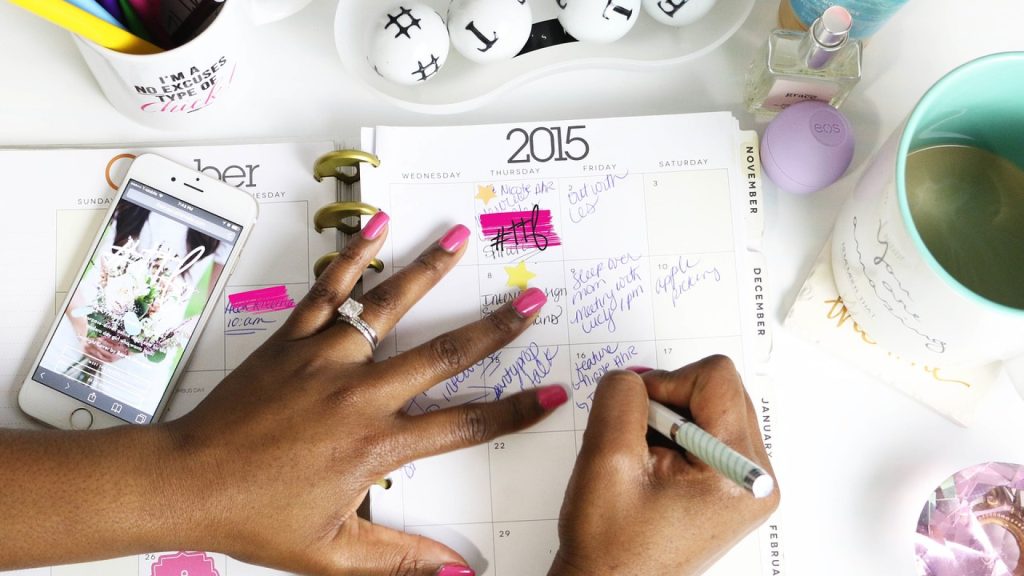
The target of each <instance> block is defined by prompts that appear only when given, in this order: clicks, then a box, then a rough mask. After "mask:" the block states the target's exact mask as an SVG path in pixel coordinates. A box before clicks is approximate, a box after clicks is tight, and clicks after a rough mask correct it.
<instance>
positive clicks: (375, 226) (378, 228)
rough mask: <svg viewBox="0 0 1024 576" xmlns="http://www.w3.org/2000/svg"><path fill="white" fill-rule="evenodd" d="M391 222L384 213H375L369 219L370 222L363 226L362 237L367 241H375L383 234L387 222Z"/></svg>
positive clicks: (389, 217)
mask: <svg viewBox="0 0 1024 576" xmlns="http://www.w3.org/2000/svg"><path fill="white" fill-rule="evenodd" d="M390 221H391V216H388V215H387V214H385V213H384V212H377V213H376V214H374V215H373V217H372V218H370V221H369V222H367V223H366V226H363V231H362V235H363V238H365V239H367V240H376V239H377V237H378V236H380V235H381V233H382V232H384V228H386V227H387V225H388V222H390Z"/></svg>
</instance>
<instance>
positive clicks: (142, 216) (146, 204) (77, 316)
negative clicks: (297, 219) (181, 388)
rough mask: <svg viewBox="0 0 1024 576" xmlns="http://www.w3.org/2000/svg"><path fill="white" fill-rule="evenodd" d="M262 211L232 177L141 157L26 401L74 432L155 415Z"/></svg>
mask: <svg viewBox="0 0 1024 576" xmlns="http://www.w3.org/2000/svg"><path fill="white" fill-rule="evenodd" d="M258 212H259V206H258V204H257V203H256V201H255V200H254V199H253V197H252V196H251V195H249V194H247V193H245V192H243V191H241V190H239V189H238V188H235V187H234V186H231V185H229V184H225V183H224V182H221V181H220V180H216V179H213V178H210V177H209V176H206V175H205V174H201V173H199V172H196V171H194V170H191V169H189V168H186V167H184V166H181V165H180V164H177V163H175V162H171V161H170V160H167V159H165V158H162V157H160V156H156V155H153V154H144V155H141V156H139V157H138V158H136V159H135V160H134V162H132V165H131V167H130V168H129V170H128V173H127V174H126V175H125V177H124V180H123V182H122V184H121V187H120V188H119V189H118V193H117V196H116V197H115V198H114V200H113V202H112V203H111V208H110V210H109V211H108V212H107V214H106V217H105V219H104V224H103V226H102V227H101V228H100V231H99V233H98V234H97V236H96V238H95V239H94V240H93V241H92V247H91V248H90V249H89V250H88V251H87V252H86V254H88V257H87V258H86V260H85V262H84V263H83V264H82V267H81V269H80V270H79V272H78V275H77V276H76V277H75V278H77V280H76V282H75V284H74V286H73V287H72V288H71V290H70V292H69V293H68V297H67V299H66V300H65V302H64V304H63V306H61V308H59V309H58V310H60V313H59V314H58V315H57V318H56V319H55V320H54V322H53V326H51V328H50V330H49V332H48V333H47V337H46V340H45V341H44V342H45V344H44V345H43V347H42V350H41V351H40V352H39V355H38V356H37V357H36V359H35V361H34V362H33V363H32V368H31V372H30V373H29V374H28V376H27V377H26V378H25V381H24V382H23V384H22V386H21V390H20V392H19V394H18V404H19V405H20V406H21V409H22V410H23V411H24V412H25V413H26V414H28V415H29V416H31V417H33V418H35V419H37V420H39V421H41V422H44V423H46V424H49V425H51V426H55V427H57V428H64V429H73V430H86V429H90V428H108V427H111V426H117V425H121V424H139V425H145V424H150V423H153V422H156V421H158V420H159V419H160V415H161V414H162V413H163V411H164V409H165V408H166V407H167V402H168V400H169V399H170V397H171V394H172V393H173V392H174V385H175V383H176V381H177V379H178V377H179V376H180V375H181V373H182V371H183V370H184V368H185V366H186V363H187V361H188V357H189V354H190V353H191V352H192V349H193V348H194V347H195V343H196V340H197V339H198V338H199V335H200V333H201V332H202V328H203V325H204V324H205V323H206V321H207V319H208V318H209V317H210V314H212V313H213V312H214V309H215V308H216V307H217V302H218V300H219V296H220V293H221V291H222V290H223V288H224V285H225V284H226V283H227V280H228V277H229V276H230V275H231V272H232V270H233V269H234V267H235V264H236V263H237V262H238V256H239V254H240V253H241V251H242V247H243V246H244V245H245V242H246V240H247V239H248V237H249V234H250V233H251V232H252V228H253V226H254V225H255V223H256V218H257V215H258Z"/></svg>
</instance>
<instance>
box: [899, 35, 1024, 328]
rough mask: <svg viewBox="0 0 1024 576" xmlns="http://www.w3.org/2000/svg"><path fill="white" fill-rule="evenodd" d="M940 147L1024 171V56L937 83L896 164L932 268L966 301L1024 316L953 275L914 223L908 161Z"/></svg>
mask: <svg viewBox="0 0 1024 576" xmlns="http://www.w3.org/2000/svg"><path fill="white" fill-rule="evenodd" d="M942 145H961V146H972V147H975V148H980V149H982V150H986V151H988V152H992V153H995V154H998V155H999V156H1002V157H1003V158H1005V159H1007V160H1009V161H1010V162H1012V163H1013V164H1015V165H1016V166H1017V167H1018V168H1021V169H1024V52H1004V53H999V54H992V55H989V56H985V57H982V58H979V59H977V60H974V61H971V62H968V63H967V64H964V65H962V66H960V67H959V68H957V69H955V70H953V71H952V72H950V73H949V74H947V75H946V76H945V77H943V78H942V79H941V80H939V82H938V83H936V84H935V85H934V86H933V87H932V88H931V89H930V90H929V91H928V92H927V93H926V94H925V96H924V97H923V98H922V99H921V101H920V102H919V103H918V104H917V106H916V107H915V108H914V111H913V112H912V113H911V115H910V119H909V120H908V121H907V125H906V127H905V128H904V131H903V136H902V138H901V140H900V145H899V151H898V153H897V161H896V162H897V163H896V184H897V189H896V192H897V196H898V199H899V204H900V211H901V213H902V217H903V221H904V224H905V226H906V229H907V230H908V232H909V233H910V236H911V238H912V239H913V240H914V243H915V244H916V246H917V249H918V251H919V252H920V254H921V255H922V256H923V257H924V258H925V259H926V261H927V262H928V264H929V266H930V267H931V268H932V269H933V270H935V271H936V272H937V273H938V274H939V276H940V277H942V278H943V280H944V281H945V282H946V283H947V284H948V285H950V286H952V287H953V288H954V289H955V290H956V291H957V292H959V293H961V294H962V295H963V296H964V297H966V298H968V299H970V300H972V301H975V302H977V303H981V304H982V305H983V306H986V307H990V308H992V309H993V310H997V311H1000V312H1004V313H1009V314H1016V315H1020V316H1022V317H1024V309H1020V308H1016V307H1011V306H1007V305H1004V304H1000V303H998V302H994V301H992V300H989V299H988V298H985V297H983V296H981V295H979V294H977V293H976V292H974V291H972V290H971V289H969V288H967V287H966V286H964V285H963V284H962V283H961V282H960V281H958V280H957V279H956V278H954V277H953V276H952V275H950V274H949V273H948V272H947V271H946V270H945V269H944V268H943V267H942V265H940V264H939V261H938V260H937V259H936V258H935V257H934V256H933V255H932V253H931V251H930V250H929V249H928V248H927V247H926V245H925V243H924V241H923V239H922V237H921V234H920V232H919V231H918V229H917V227H916V226H915V224H914V219H913V217H912V215H911V211H910V204H909V201H908V196H907V186H906V176H907V157H908V156H909V155H910V154H911V153H912V152H914V151H917V150H921V149H924V148H928V147H931V146H942ZM1022 193H1024V192H1022ZM1021 249H1022V250H1024V246H1022V247H1021ZM1021 289H1022V290H1024V286H1022V287H1021Z"/></svg>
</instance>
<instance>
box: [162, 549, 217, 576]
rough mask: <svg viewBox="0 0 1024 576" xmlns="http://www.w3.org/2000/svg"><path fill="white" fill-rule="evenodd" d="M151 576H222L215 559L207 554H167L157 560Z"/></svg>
mask: <svg viewBox="0 0 1024 576" xmlns="http://www.w3.org/2000/svg"><path fill="white" fill-rule="evenodd" d="M149 574H150V576H181V575H182V574H188V576H220V572H218V571H217V567H216V566H215V565H214V562H213V558H210V557H209V556H207V555H206V553H205V552H178V553H177V554H165V555H163V556H160V557H159V558H157V559H156V562H154V563H153V566H152V568H151V569H150V572H149Z"/></svg>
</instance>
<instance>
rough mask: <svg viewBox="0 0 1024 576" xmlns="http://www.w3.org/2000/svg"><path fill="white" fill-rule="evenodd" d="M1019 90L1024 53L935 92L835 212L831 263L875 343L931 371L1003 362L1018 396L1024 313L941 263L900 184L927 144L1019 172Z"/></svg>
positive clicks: (1023, 380) (1023, 159)
mask: <svg viewBox="0 0 1024 576" xmlns="http://www.w3.org/2000/svg"><path fill="white" fill-rule="evenodd" d="M1021 93H1024V53H1005V54H995V55H991V56H987V57H984V58H981V59H979V60H975V61H973V62H970V63H968V64H966V65H964V66H961V67H960V68H958V69H956V70H954V71H953V72H951V73H950V74H949V75H947V76H946V77H945V78H943V79H942V80H940V81H939V82H938V83H937V84H936V85H935V86H934V87H932V89H931V90H930V91H929V92H928V93H927V94H926V95H925V96H924V98H922V100H921V102H920V103H918V105H917V107H916V108H915V109H914V111H913V112H912V113H911V115H910V117H909V119H908V120H907V122H906V123H905V124H904V125H903V126H902V127H901V128H900V129H898V130H897V131H896V133H895V134H893V136H892V137H891V138H890V139H889V140H888V142H886V144H885V145H884V146H883V147H882V149H881V150H880V151H879V152H878V154H877V155H876V157H875V158H874V160H873V162H872V164H871V165H870V166H869V167H868V168H867V171H866V172H865V174H864V176H863V178H862V179H861V181H860V182H859V183H858V185H857V188H856V189H855V191H854V193H853V196H852V197H851V198H850V199H849V201H848V202H847V203H846V205H845V206H844V208H843V210H842V211H841V213H840V216H839V219H838V221H837V223H836V227H835V231H834V237H833V244H832V256H833V259H832V266H833V273H834V275H835V280H836V285H837V287H838V288H839V294H840V295H841V296H842V298H843V301H844V302H845V304H846V306H847V308H848V309H849V311H850V314H851V316H852V317H853V319H854V320H856V321H857V322H858V323H859V324H860V326H861V327H862V328H863V329H864V330H865V332H866V333H867V334H870V335H871V337H872V338H873V339H874V340H876V341H878V343H879V344H880V345H881V346H883V347H884V348H886V349H887V350H889V351H890V352H893V353H896V354H899V355H901V356H903V357H905V358H907V359H911V360H915V361H919V362H922V363H925V364H930V365H932V366H974V365H982V364H989V363H993V362H1003V365H1004V367H1005V368H1006V369H1007V371H1008V373H1009V375H1010V378H1011V379H1012V380H1013V381H1014V383H1015V384H1016V385H1017V387H1018V390H1019V391H1020V392H1021V393H1022V394H1024V309H1020V308H1015V307H1012V306H1009V305H1005V304H1000V303H998V302H995V301H993V300H990V299H987V298H985V297H983V296H981V295H980V294H978V293H976V292H974V291H972V290H971V289H969V288H967V287H966V286H964V285H963V284H962V283H961V282H960V281H959V280H957V279H956V278H954V277H953V276H952V275H950V273H949V272H947V271H946V270H945V269H944V268H943V267H942V266H941V265H940V264H939V262H938V260H937V259H936V258H935V256H933V255H932V253H931V252H930V251H929V249H928V248H927V246H926V245H925V243H924V241H923V240H922V236H921V233H920V231H919V230H918V229H917V228H916V227H915V224H914V220H913V218H912V215H911V213H910V207H909V202H908V197H907V188H906V183H905V181H904V180H905V175H906V165H907V156H908V155H909V154H910V153H911V152H913V151H915V150H920V149H922V148H927V147H929V146H933V145H949V144H954V145H957V144H959V145H970V146H975V147H979V148H982V149H987V150H988V151H989V152H994V153H996V154H998V155H1000V156H1002V157H1003V158H1005V159H1007V160H1009V161H1010V162H1012V163H1014V164H1016V165H1017V166H1018V167H1022V168H1024V130H1022V128H1024V107H1022V106H1021V105H1020V94H1021ZM1020 249H1021V250H1024V246H1021V247H1020ZM979 260H980V259H979ZM1010 289H1014V290H1015V289H1017V287H1011V288H1010ZM1019 289H1020V290H1024V286H1020V287H1019Z"/></svg>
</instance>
